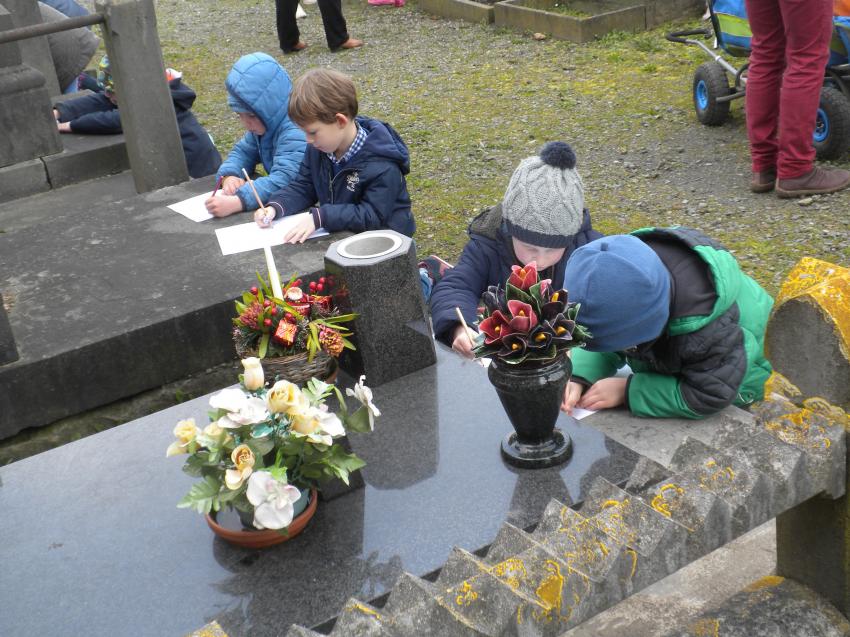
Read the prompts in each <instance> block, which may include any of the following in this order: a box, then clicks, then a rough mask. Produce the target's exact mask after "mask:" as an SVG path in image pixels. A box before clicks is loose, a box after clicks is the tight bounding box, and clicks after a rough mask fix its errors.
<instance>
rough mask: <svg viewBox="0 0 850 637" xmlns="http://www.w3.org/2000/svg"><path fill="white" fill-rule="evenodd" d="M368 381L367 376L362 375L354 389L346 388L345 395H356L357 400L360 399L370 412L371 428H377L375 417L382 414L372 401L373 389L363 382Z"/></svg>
mask: <svg viewBox="0 0 850 637" xmlns="http://www.w3.org/2000/svg"><path fill="white" fill-rule="evenodd" d="M365 382H366V376H361V377H360V380H358V381H357V384H356V385H355V386H354V389H351V388H350V387H349V388H346V390H345V395H346V396H354V397H355V398H356V399H357V400H359V401H360V404H362V405H363V406H364V407H365V408H366V411H367V412H368V413H369V429H370V430H374V429H375V418H377V417H378V416H380V415H381V412H380V410H379V409H378V408H377V407H376V406H375V403H373V402H372V390H371V389H369V388H368V387H366V385H364V384H363V383H365Z"/></svg>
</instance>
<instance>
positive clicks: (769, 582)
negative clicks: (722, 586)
mask: <svg viewBox="0 0 850 637" xmlns="http://www.w3.org/2000/svg"><path fill="white" fill-rule="evenodd" d="M784 581H785V578H784V577H779V576H778V575H767V576H765V577H762V578H761V579H757V580H756V581H755V582H752V583H751V584H748V585H747V586H746V587H745V588H744V590H745V591H747V592H749V593H753V592H755V591H760V590H763V589H765V588H773V587H775V586H779V585H780V584H781V583H782V582H784Z"/></svg>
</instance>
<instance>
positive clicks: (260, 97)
mask: <svg viewBox="0 0 850 637" xmlns="http://www.w3.org/2000/svg"><path fill="white" fill-rule="evenodd" d="M224 85H225V87H226V88H227V92H228V93H229V94H230V95H231V96H232V97H233V98H235V99H236V101H237V102H241V103H242V104H244V105H245V106H246V107H247V108H248V110H249V111H250V112H251V113H253V114H254V115H256V116H257V117H259V118H260V119H261V120H262V121H263V125H264V126H265V127H266V136H268V137H274V133H275V132H276V131H277V128H278V126H280V123H281V122H282V121H283V120H284V119H286V117H287V113H286V109H287V106H288V104H289V92H290V91H291V90H292V80H290V79H289V74H288V73H287V72H286V70H285V69H284V68H283V67H282V66H281V65H280V64H278V62H277V60H275V59H274V58H273V57H271V56H270V55H266V54H265V53H249V54H248V55H244V56H242V57H241V58H239V59H238V60H237V61H236V64H234V65H233V68H232V69H231V71H230V73H228V74H227V79H226V80H225V82H224Z"/></svg>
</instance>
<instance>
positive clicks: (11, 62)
mask: <svg viewBox="0 0 850 637" xmlns="http://www.w3.org/2000/svg"><path fill="white" fill-rule="evenodd" d="M12 28H14V24H13V22H12V16H11V15H10V13H9V12H8V11H7V10H6V9H5V8H4V7H3V5H0V31H8V30H9V29H12ZM54 76H55V74H54ZM54 82H55V77H54ZM0 130H2V131H3V133H2V134H0V167H2V166H10V165H11V164H16V163H18V162H22V161H28V160H31V159H36V158H38V157H42V156H43V155H51V154H53V153H58V152H60V151H61V150H62V143H61V142H60V140H59V131H58V130H57V128H56V120H55V119H53V113H52V109H51V106H50V95H49V94H48V93H47V89H46V88H45V86H44V76H43V75H42V74H41V73H39V72H38V71H37V70H35V69H34V68H32V67H30V66H27V65H25V64H22V62H21V50H20V46H19V43H18V42H8V43H6V44H0Z"/></svg>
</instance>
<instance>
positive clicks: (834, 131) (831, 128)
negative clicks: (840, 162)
mask: <svg viewBox="0 0 850 637" xmlns="http://www.w3.org/2000/svg"><path fill="white" fill-rule="evenodd" d="M812 141H813V142H814V146H815V152H816V153H817V157H818V159H838V158H839V157H841V156H842V155H843V154H844V153H846V152H847V151H848V150H850V101H848V100H847V98H846V97H844V94H843V93H842V92H841V91H840V90H838V89H837V88H835V87H832V86H824V87H823V88H822V89H821V92H820V104H818V113H817V117H816V119H815V132H814V138H813V140H812Z"/></svg>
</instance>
